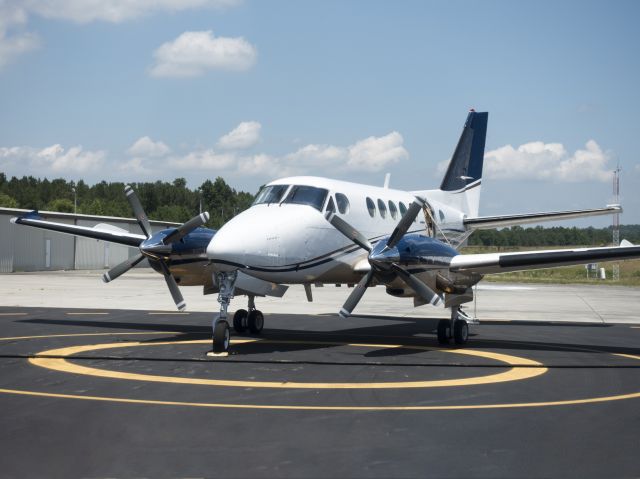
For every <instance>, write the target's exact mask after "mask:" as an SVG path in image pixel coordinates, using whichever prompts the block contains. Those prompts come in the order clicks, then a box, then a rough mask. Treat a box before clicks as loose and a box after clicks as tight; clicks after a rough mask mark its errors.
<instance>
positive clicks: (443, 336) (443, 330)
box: [438, 306, 475, 345]
mask: <svg viewBox="0 0 640 479" xmlns="http://www.w3.org/2000/svg"><path fill="white" fill-rule="evenodd" d="M473 322H475V321H474V319H473V318H471V316H468V315H467V314H465V313H464V312H463V311H462V308H460V307H459V306H458V307H453V308H451V319H450V320H449V319H441V320H440V321H439V322H438V343H440V344H449V341H450V340H451V339H453V341H454V342H455V344H460V345H462V344H465V343H466V342H467V340H468V339H469V323H473Z"/></svg>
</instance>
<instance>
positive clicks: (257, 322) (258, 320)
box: [247, 309, 264, 334]
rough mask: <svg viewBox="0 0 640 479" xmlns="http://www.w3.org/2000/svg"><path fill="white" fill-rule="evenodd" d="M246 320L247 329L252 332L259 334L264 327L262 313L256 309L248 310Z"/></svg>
mask: <svg viewBox="0 0 640 479" xmlns="http://www.w3.org/2000/svg"><path fill="white" fill-rule="evenodd" d="M247 322H248V323H249V331H251V332H252V333H253V334H260V332H261V331H262V328H263V327H264V315H263V314H262V311H258V310H257V309H254V310H253V311H249V318H248V320H247Z"/></svg>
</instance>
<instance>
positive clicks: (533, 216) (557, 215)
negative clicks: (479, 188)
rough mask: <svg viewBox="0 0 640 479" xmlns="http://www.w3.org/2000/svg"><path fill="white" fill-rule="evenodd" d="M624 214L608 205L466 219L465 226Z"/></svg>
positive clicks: (497, 225) (489, 227)
mask: <svg viewBox="0 0 640 479" xmlns="http://www.w3.org/2000/svg"><path fill="white" fill-rule="evenodd" d="M614 213H622V208H621V207H620V205H607V206H606V207H605V208H594V209H590V210H572V211H549V212H546V213H525V214H520V215H500V216H478V217H476V218H465V219H464V225H465V226H466V227H467V229H470V230H483V229H492V228H502V227H504V226H515V225H524V224H528V223H540V222H543V221H557V220H567V219H571V218H582V217H584V216H599V215H611V214H614Z"/></svg>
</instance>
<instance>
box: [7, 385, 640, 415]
mask: <svg viewBox="0 0 640 479" xmlns="http://www.w3.org/2000/svg"><path fill="white" fill-rule="evenodd" d="M0 393H5V394H20V395H24V396H39V397H49V398H62V399H84V400H88V401H108V402H116V403H127V404H148V405H159V406H191V407H204V408H226V409H275V410H291V411H292V410H304V411H453V410H470V409H515V408H530V407H551V406H571V405H578V404H595V403H602V402H609V401H621V400H624V399H635V398H640V392H636V393H630V394H620V395H617V396H602V397H595V398H587V399H568V400H564V401H543V402H529V403H503V404H467V405H459V406H447V405H431V406H288V405H284V404H273V405H271V404H226V403H199V402H184V401H158V400H153V399H128V398H116V397H108V396H80V395H77V394H58V393H46V392H39V391H22V390H18V389H0Z"/></svg>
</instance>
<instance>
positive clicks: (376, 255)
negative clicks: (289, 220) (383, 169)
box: [325, 197, 442, 318]
mask: <svg viewBox="0 0 640 479" xmlns="http://www.w3.org/2000/svg"><path fill="white" fill-rule="evenodd" d="M424 204H425V202H424V200H423V199H421V198H419V197H416V201H414V202H412V203H411V205H409V208H408V209H407V211H406V212H405V214H404V215H403V216H402V218H401V219H400V221H399V222H398V224H397V226H396V227H395V229H394V230H393V232H392V233H391V235H390V236H389V237H388V238H387V239H386V241H385V243H384V245H383V246H382V247H379V246H378V245H376V246H375V247H372V246H371V243H370V242H369V240H368V239H367V238H366V237H365V236H364V235H363V234H362V233H360V232H359V231H358V230H356V229H355V228H354V227H353V226H351V225H350V224H349V223H347V222H346V221H344V220H343V219H342V218H340V217H338V216H337V215H336V214H335V213H333V212H328V213H327V214H326V215H325V218H326V219H327V221H328V222H329V223H331V225H332V226H333V227H334V228H335V229H337V230H338V231H340V233H342V234H343V235H345V236H346V237H347V238H349V239H350V240H351V241H353V242H354V243H355V244H357V245H358V246H360V247H361V248H362V249H364V250H365V251H367V252H368V253H369V256H368V260H369V264H370V265H371V269H370V270H369V272H368V273H367V274H366V275H365V276H364V277H363V278H362V279H361V280H360V282H359V283H358V284H357V285H356V286H355V288H354V289H353V291H352V292H351V294H350V295H349V297H348V298H347V300H346V301H345V303H344V305H343V306H342V308H341V309H340V312H339V314H340V316H342V317H343V318H346V317H347V316H349V315H350V314H351V313H352V312H353V310H354V309H355V307H356V306H357V304H358V303H359V302H360V300H361V299H362V296H364V293H365V291H366V290H367V288H368V287H369V286H371V283H372V282H373V280H374V279H375V277H376V275H381V274H383V273H387V272H389V271H392V272H394V273H395V274H396V275H397V276H398V277H399V278H400V279H401V280H402V281H403V282H404V283H405V284H407V285H408V286H409V287H410V288H411V289H413V290H414V291H415V292H416V293H417V294H418V295H419V296H420V297H421V298H422V299H423V300H425V301H426V302H427V303H430V304H432V305H434V306H436V305H438V304H439V303H440V302H441V301H442V297H441V296H440V295H439V294H438V293H436V292H435V291H433V290H432V289H431V288H430V287H429V286H427V285H426V284H425V283H424V282H422V281H420V280H419V279H418V278H417V277H416V276H415V275H413V274H411V273H410V272H409V271H407V270H406V269H404V268H403V267H402V266H400V265H399V264H398V262H399V259H400V257H399V254H398V251H397V250H394V248H395V247H396V245H397V244H398V242H399V241H400V240H401V239H402V237H403V236H404V235H405V234H406V233H407V231H409V228H410V227H411V224H412V223H413V222H414V221H415V219H416V217H417V216H418V213H419V212H420V210H422V208H423V206H424Z"/></svg>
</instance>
